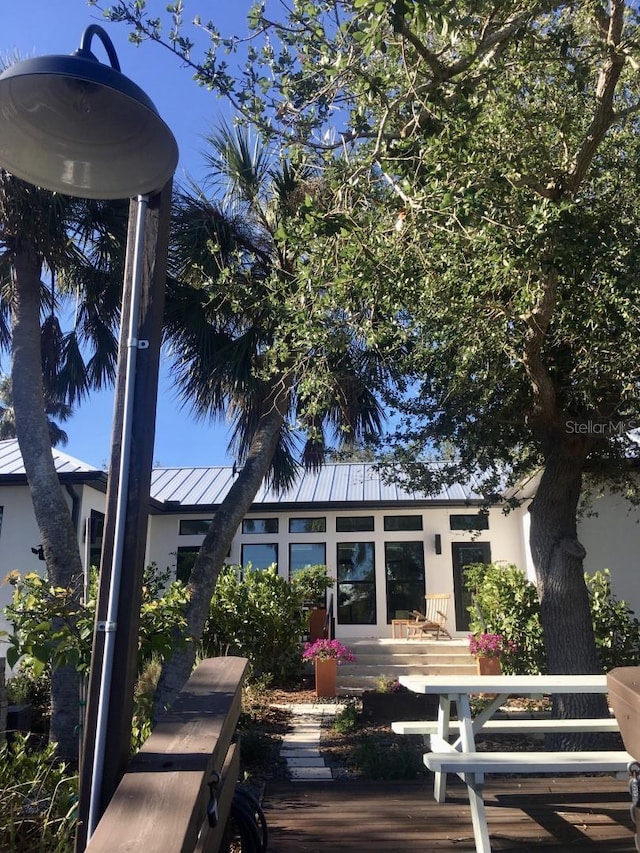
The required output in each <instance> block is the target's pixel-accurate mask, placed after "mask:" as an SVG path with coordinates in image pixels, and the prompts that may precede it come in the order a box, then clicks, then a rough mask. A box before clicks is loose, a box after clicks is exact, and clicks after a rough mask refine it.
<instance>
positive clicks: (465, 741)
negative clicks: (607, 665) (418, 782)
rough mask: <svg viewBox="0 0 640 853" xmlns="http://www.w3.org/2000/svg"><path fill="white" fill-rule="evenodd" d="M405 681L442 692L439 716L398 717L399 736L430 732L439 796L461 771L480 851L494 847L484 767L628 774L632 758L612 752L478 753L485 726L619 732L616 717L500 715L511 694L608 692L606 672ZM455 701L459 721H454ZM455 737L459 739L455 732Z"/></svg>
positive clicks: (429, 757) (429, 759)
mask: <svg viewBox="0 0 640 853" xmlns="http://www.w3.org/2000/svg"><path fill="white" fill-rule="evenodd" d="M399 681H400V684H402V685H403V686H404V687H407V688H408V689H409V690H413V691H414V692H415V693H425V694H430V695H435V696H438V697H439V699H438V719H437V721H436V722H433V721H424V722H422V721H418V722H414V721H411V722H403V721H396V722H393V723H392V729H393V730H394V731H395V732H397V733H399V734H423V735H425V736H428V737H429V745H430V748H431V752H427V753H425V756H424V762H425V764H426V766H427V767H429V769H431V770H433V771H434V773H435V781H434V797H435V799H436V801H437V802H444V801H445V798H446V782H447V773H448V772H450V773H457V774H458V775H459V776H460V778H462V779H463V780H464V782H465V783H466V785H467V789H468V792H469V804H470V807H471V819H472V823H473V834H474V837H475V841H476V850H477V853H491V845H490V842H489V831H488V828H487V819H486V811H485V806H484V800H483V797H482V786H483V783H484V774H485V773H521V774H522V773H526V772H530V773H571V772H575V773H581V772H583V773H589V772H613V773H623V772H626V769H627V766H628V764H629V763H630V762H631V760H632V758H631V756H630V755H629V754H628V753H626V752H624V751H611V752H586V751H585V752H531V751H528V752H519V751H512V752H477V750H476V741H475V737H476V735H477V734H478V733H479V732H484V733H489V732H491V733H495V732H507V731H512V732H518V733H524V731H529V732H559V731H570V732H578V731H583V732H584V731H593V732H595V731H618V727H617V723H616V721H615V719H614V718H612V717H611V718H609V717H608V718H602V719H599V718H598V719H588V720H585V719H577V720H567V719H562V720H558V719H552V718H545V719H535V720H527V721H520V720H513V719H510V720H495V719H492V718H493V716H494V714H495V712H496V711H497V710H498V708H500V707H501V706H502V705H504V703H505V701H506V700H507V699H508V698H509V696H513V695H517V696H541V695H544V694H554V693H585V694H588V693H607V678H606V676H605V675H434V676H417V675H416V676H414V675H406V676H401V677H400V679H399ZM480 693H481V694H484V695H485V696H486V695H487V694H489V695H490V696H491V694H492V696H491V698H490V699H489V703H488V705H487V706H486V707H485V708H484V709H483V710H482V711H481V712H480V713H479V714H478V715H477V716H476V717H473V715H472V712H471V702H470V697H471V696H474V695H477V694H480ZM453 703H455V705H456V710H457V717H458V719H457V720H452V719H451V705H452V704H453ZM452 737H454V738H455V739H454V740H453V741H451V740H450V738H452Z"/></svg>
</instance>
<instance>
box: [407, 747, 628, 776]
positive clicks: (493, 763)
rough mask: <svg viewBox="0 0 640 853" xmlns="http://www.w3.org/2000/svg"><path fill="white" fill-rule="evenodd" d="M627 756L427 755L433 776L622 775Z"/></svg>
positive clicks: (601, 753) (604, 753)
mask: <svg viewBox="0 0 640 853" xmlns="http://www.w3.org/2000/svg"><path fill="white" fill-rule="evenodd" d="M631 761H633V758H632V757H631V756H630V755H629V753H628V752H624V751H623V750H615V751H611V752H607V751H598V752H527V753H522V752H474V753H468V752H466V753H461V752H453V751H451V752H426V753H425V754H424V763H425V765H426V766H427V767H428V768H429V770H433V771H434V772H436V773H522V774H529V773H625V774H626V772H627V766H628V764H629V762H631Z"/></svg>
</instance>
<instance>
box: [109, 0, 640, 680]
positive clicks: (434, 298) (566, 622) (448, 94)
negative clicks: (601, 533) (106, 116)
mask: <svg viewBox="0 0 640 853" xmlns="http://www.w3.org/2000/svg"><path fill="white" fill-rule="evenodd" d="M169 14H170V16H171V18H172V20H171V22H170V28H169V29H168V30H164V32H165V33H166V36H165V35H164V34H163V29H162V21H161V20H160V18H159V17H158V18H155V19H153V18H150V17H149V15H148V14H147V12H146V10H145V8H144V4H138V3H128V2H119V3H116V4H115V5H114V7H113V16H114V18H116V19H120V20H128V22H129V23H130V24H132V26H133V38H134V39H135V40H142V39H144V38H152V39H154V40H156V41H162V39H163V38H166V39H167V45H168V46H169V47H170V48H171V49H172V50H174V51H176V52H177V53H180V54H181V55H182V56H183V58H184V59H185V61H186V62H187V63H188V64H190V65H191V67H192V69H193V71H194V73H195V77H196V79H197V81H198V82H199V83H200V84H202V85H206V86H208V87H210V88H211V89H214V90H216V91H217V92H219V93H220V94H222V95H224V96H225V97H227V98H229V99H230V100H231V101H232V102H233V104H234V105H235V106H236V108H237V110H238V113H239V119H240V120H241V121H247V122H251V123H253V124H254V126H256V127H258V128H260V129H261V131H262V132H263V133H265V134H267V135H270V136H271V137H272V138H274V139H276V140H279V143H280V144H281V145H282V146H284V147H285V148H286V150H288V151H289V152H292V151H296V150H304V151H306V152H313V154H314V156H315V157H316V158H317V162H318V163H319V164H320V165H321V168H322V174H323V182H324V185H325V186H330V187H331V189H332V192H333V198H332V203H331V204H326V203H325V204H324V205H323V206H322V207H321V208H320V207H319V206H318V205H314V206H313V210H310V212H309V216H310V219H311V221H312V222H313V225H314V229H313V230H310V231H309V236H310V237H311V236H312V237H313V239H312V240H310V241H309V245H308V248H307V251H308V252H309V253H310V254H312V253H314V251H316V250H317V251H316V260H317V261H318V264H319V265H318V266H314V274H316V275H320V277H322V278H323V279H324V280H327V281H331V284H332V286H337V287H340V286H343V287H346V286H347V283H349V284H350V286H351V287H352V288H354V289H356V288H357V289H358V290H359V292H360V293H361V295H362V300H363V304H368V305H370V306H373V307H374V310H375V307H376V306H379V305H381V304H384V306H385V311H384V315H385V317H386V318H387V319H388V320H389V321H390V322H388V323H386V324H376V328H375V331H373V330H371V333H372V338H371V340H372V342H373V341H375V343H376V345H377V346H381V345H386V344H389V343H393V342H394V340H395V336H396V335H397V334H398V332H399V330H401V331H402V334H404V335H406V336H408V338H409V339H410V341H411V347H410V354H409V357H408V359H407V360H404V361H403V365H404V368H405V370H406V376H407V384H406V387H405V393H404V394H403V395H402V396H401V397H395V398H394V402H395V403H396V404H397V405H398V407H399V408H400V409H401V410H403V411H405V412H406V414H407V420H406V422H405V424H404V425H403V426H402V428H401V429H400V430H399V431H398V433H397V435H396V442H395V443H396V445H397V446H398V447H399V452H400V458H401V460H402V461H403V467H404V472H405V474H404V475H405V476H407V477H409V478H410V479H411V480H412V481H413V482H414V483H415V482H416V481H419V483H420V485H437V484H435V483H426V484H425V483H424V472H425V469H424V466H422V465H420V464H415V462H416V460H417V461H418V463H419V461H420V457H421V454H423V453H424V451H425V450H426V449H428V448H433V447H434V446H436V447H437V446H438V444H439V443H442V442H446V443H447V446H449V447H450V446H451V445H453V446H454V447H455V449H456V454H455V456H454V458H453V459H452V461H451V464H449V465H446V466H441V468H440V469H439V470H440V471H441V472H442V475H443V476H447V477H459V476H461V475H462V476H464V475H465V473H468V472H470V471H474V472H477V471H480V472H483V473H484V474H485V475H486V479H485V482H486V485H487V489H488V491H489V492H490V493H495V490H496V486H497V484H498V480H499V478H500V477H502V476H503V475H504V471H505V470H508V471H509V472H511V477H512V478H513V479H516V478H518V477H519V476H521V475H522V474H523V473H525V472H531V471H532V470H534V469H536V468H539V469H540V470H541V471H542V475H541V480H540V486H539V489H538V492H537V497H536V500H535V502H534V504H533V507H532V511H531V518H532V525H531V549H532V554H533V558H534V562H535V564H536V570H537V573H538V590H539V594H540V597H541V615H542V620H543V625H544V629H545V638H546V643H547V652H548V658H549V665H550V670H551V671H552V672H553V671H559V672H580V671H582V672H588V671H592V670H594V668H595V667H597V662H596V655H595V646H594V643H593V638H592V636H591V628H590V625H589V619H588V601H587V595H586V589H585V588H584V583H583V580H582V557H583V554H584V551H583V549H582V546H581V545H580V543H579V542H578V540H577V534H576V510H577V504H578V500H579V496H580V492H581V488H582V476H583V472H584V471H586V470H593V471H596V472H599V473H602V474H606V476H607V477H608V478H609V479H610V480H611V479H612V478H613V480H612V481H613V482H614V483H615V482H618V483H622V480H616V478H617V477H618V475H620V474H621V473H622V474H624V473H626V472H628V470H629V463H630V462H631V461H632V460H634V459H637V451H638V447H637V445H636V444H635V443H634V442H633V441H631V440H630V438H629V435H628V432H629V430H628V427H630V426H634V425H636V424H637V417H638V414H639V402H640V400H639V394H638V391H639V386H638V368H637V365H638V362H639V359H638V334H637V332H638V295H639V294H638V285H637V278H636V273H635V271H636V269H637V253H638V245H639V242H638V236H639V232H638V225H639V220H638V214H637V211H638V193H637V184H638V165H637V164H638V153H639V151H638V139H639V135H638V129H639V128H638V110H639V108H640V91H639V82H638V76H637V69H638V62H639V61H640V56H639V47H638V44H639V43H638V12H637V9H636V6H635V4H633V3H631V2H623V0H609V2H608V3H601V2H598V1H597V0H595V2H594V0H575V2H538V3H526V2H518V0H506V2H502V0H495V2H484V1H483V2H478V3H473V4H471V3H462V2H455V0H453V2H450V3H441V2H437V3H436V2H422V0H420V2H418V0H396V2H391V3H386V2H379V0H350V2H335V0H325V2H310V0H295V2H293V3H292V4H290V5H289V6H288V7H287V9H286V10H284V12H283V15H284V17H282V18H280V19H278V18H277V15H278V14H279V11H278V9H276V11H275V12H274V11H273V8H272V6H271V4H269V3H266V4H260V5H256V6H254V7H253V8H252V10H251V11H250V13H249V19H248V21H249V33H248V36H247V40H246V41H245V42H241V41H240V40H239V39H237V38H232V37H228V38H223V37H222V36H221V35H220V33H219V32H218V31H217V29H216V27H215V26H214V24H212V23H205V22H202V21H199V22H198V25H199V29H198V27H197V28H196V33H199V34H204V36H205V37H207V38H208V39H209V41H208V45H207V47H206V49H205V50H204V51H203V52H202V53H201V54H199V55H197V52H198V42H197V38H196V37H195V36H194V37H193V38H192V36H191V34H190V32H189V31H188V30H187V29H186V28H184V25H183V22H182V21H181V17H182V4H181V3H175V4H172V5H171V6H170V7H169ZM240 44H246V45H248V47H247V48H246V49H247V65H246V69H245V72H244V73H243V74H240V75H236V76H232V75H231V74H230V73H229V67H230V66H229V56H230V55H232V56H234V57H235V56H237V55H238V51H239V49H240V48H239V46H240ZM329 269H331V271H332V274H331V275H328V271H329ZM365 334H366V332H365ZM390 351H391V350H390ZM400 360H402V357H400ZM629 482H630V481H629V479H628V478H626V483H627V486H628V484H629ZM629 489H631V491H632V488H631V487H629V488H628V491H629ZM569 602H570V606H569ZM567 638H569V641H567Z"/></svg>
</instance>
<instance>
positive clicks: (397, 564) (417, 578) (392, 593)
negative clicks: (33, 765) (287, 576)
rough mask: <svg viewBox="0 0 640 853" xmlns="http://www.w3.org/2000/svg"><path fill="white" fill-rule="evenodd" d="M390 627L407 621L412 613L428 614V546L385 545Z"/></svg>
mask: <svg viewBox="0 0 640 853" xmlns="http://www.w3.org/2000/svg"><path fill="white" fill-rule="evenodd" d="M384 561H385V573H386V580H387V624H391V620H392V619H404V618H407V614H408V615H410V614H411V611H412V610H419V611H420V612H421V613H424V592H425V585H424V546H423V544H422V542H385V545H384Z"/></svg>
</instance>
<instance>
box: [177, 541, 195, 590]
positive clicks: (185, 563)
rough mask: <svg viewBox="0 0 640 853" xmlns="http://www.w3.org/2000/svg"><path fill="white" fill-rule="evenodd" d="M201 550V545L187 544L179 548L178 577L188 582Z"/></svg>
mask: <svg viewBox="0 0 640 853" xmlns="http://www.w3.org/2000/svg"><path fill="white" fill-rule="evenodd" d="M199 550H200V546H199V545H185V546H181V547H180V548H178V553H177V559H176V579H177V580H179V581H183V583H187V582H188V580H189V578H190V577H191V570H192V569H193V564H194V563H195V561H196V557H197V556H198V551H199Z"/></svg>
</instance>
